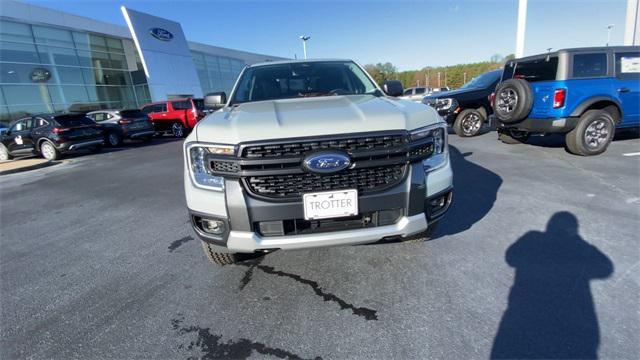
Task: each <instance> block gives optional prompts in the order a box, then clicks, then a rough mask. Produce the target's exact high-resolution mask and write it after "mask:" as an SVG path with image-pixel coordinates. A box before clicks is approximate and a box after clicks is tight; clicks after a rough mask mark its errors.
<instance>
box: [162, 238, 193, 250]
mask: <svg viewBox="0 0 640 360" xmlns="http://www.w3.org/2000/svg"><path fill="white" fill-rule="evenodd" d="M191 240H193V237H192V236H185V237H183V238H181V239H178V240H174V241H173V242H171V244H170V245H169V247H168V248H167V249H169V252H173V251H174V250H175V249H177V248H179V247H180V246H182V245H183V244H184V243H186V242H189V241H191Z"/></svg>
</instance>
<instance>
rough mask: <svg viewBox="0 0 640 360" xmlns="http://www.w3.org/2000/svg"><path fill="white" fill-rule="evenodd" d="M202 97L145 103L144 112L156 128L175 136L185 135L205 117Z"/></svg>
mask: <svg viewBox="0 0 640 360" xmlns="http://www.w3.org/2000/svg"><path fill="white" fill-rule="evenodd" d="M203 110H204V102H203V101H202V99H193V98H185V99H172V100H166V101H159V102H154V103H151V104H147V105H144V106H143V107H142V112H144V113H145V114H147V115H149V117H151V120H152V121H153V125H154V127H155V130H156V131H157V132H160V133H171V134H173V136H175V137H179V138H181V137H185V136H186V135H187V133H188V132H189V131H190V130H191V129H193V127H194V126H196V124H197V123H198V121H200V120H201V119H202V118H204V115H205V114H204V111H203Z"/></svg>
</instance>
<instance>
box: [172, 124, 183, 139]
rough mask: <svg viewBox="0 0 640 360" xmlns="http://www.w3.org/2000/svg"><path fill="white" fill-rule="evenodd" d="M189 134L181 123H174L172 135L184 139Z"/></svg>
mask: <svg viewBox="0 0 640 360" xmlns="http://www.w3.org/2000/svg"><path fill="white" fill-rule="evenodd" d="M186 133H187V131H186V129H185V127H184V125H183V124H182V123H181V122H174V123H173V124H172V125H171V134H173V136H174V137H177V138H183V137H184V136H185V134H186Z"/></svg>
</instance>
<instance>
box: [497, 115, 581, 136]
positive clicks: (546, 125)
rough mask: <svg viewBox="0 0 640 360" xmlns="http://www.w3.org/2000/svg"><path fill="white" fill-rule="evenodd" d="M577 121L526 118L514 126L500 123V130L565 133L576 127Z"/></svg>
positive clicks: (573, 118)
mask: <svg viewBox="0 0 640 360" xmlns="http://www.w3.org/2000/svg"><path fill="white" fill-rule="evenodd" d="M578 120H579V118H576V117H568V118H550V119H532V118H527V119H524V120H522V121H521V122H518V123H515V124H505V123H501V124H500V128H511V129H516V130H520V131H528V132H535V133H566V132H569V131H571V130H573V128H575V127H576V124H577V123H578Z"/></svg>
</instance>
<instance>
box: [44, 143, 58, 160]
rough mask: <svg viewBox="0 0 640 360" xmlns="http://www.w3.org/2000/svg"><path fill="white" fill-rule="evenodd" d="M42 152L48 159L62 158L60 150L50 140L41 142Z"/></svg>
mask: <svg viewBox="0 0 640 360" xmlns="http://www.w3.org/2000/svg"><path fill="white" fill-rule="evenodd" d="M40 154H41V155H42V157H43V158H45V159H47V160H58V159H59V158H60V152H59V151H58V149H56V147H55V146H53V144H52V143H51V142H49V141H46V140H45V141H43V142H42V144H40Z"/></svg>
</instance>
